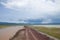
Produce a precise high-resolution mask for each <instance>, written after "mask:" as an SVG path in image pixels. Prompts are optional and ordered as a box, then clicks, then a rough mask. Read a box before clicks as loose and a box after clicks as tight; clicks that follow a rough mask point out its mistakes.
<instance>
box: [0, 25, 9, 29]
mask: <svg viewBox="0 0 60 40" xmlns="http://www.w3.org/2000/svg"><path fill="white" fill-rule="evenodd" d="M6 27H9V26H6V25H5V26H4V25H0V29H1V28H6Z"/></svg>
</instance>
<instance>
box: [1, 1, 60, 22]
mask: <svg viewBox="0 0 60 40" xmlns="http://www.w3.org/2000/svg"><path fill="white" fill-rule="evenodd" d="M1 4H2V5H4V6H5V8H9V9H13V10H18V11H22V12H24V13H15V14H19V15H15V16H17V19H19V17H20V19H41V18H43V19H44V21H43V22H42V23H48V22H51V21H52V20H51V19H49V18H48V15H49V16H56V14H58V13H55V12H57V11H60V0H55V2H52V0H48V1H46V0H7V1H6V2H1ZM21 14H24V15H23V16H22V17H21V16H20V15H21Z"/></svg>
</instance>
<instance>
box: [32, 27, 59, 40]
mask: <svg viewBox="0 0 60 40" xmlns="http://www.w3.org/2000/svg"><path fill="white" fill-rule="evenodd" d="M32 28H34V29H36V30H38V31H40V32H43V33H46V34H48V35H51V36H53V37H55V38H58V39H59V40H60V28H55V27H50V28H48V27H40V26H39V27H37V26H36V27H32Z"/></svg>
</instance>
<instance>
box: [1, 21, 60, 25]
mask: <svg viewBox="0 0 60 40" xmlns="http://www.w3.org/2000/svg"><path fill="white" fill-rule="evenodd" d="M0 25H60V23H43V24H42V23H9V22H0Z"/></svg>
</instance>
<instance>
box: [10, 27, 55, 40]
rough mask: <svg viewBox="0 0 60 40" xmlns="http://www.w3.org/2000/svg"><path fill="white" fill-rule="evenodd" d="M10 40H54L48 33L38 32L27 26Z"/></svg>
mask: <svg viewBox="0 0 60 40" xmlns="http://www.w3.org/2000/svg"><path fill="white" fill-rule="evenodd" d="M10 40H54V39H52V38H50V37H48V36H46V35H43V34H41V33H40V32H37V31H36V30H34V29H32V28H30V27H25V28H24V29H22V30H19V31H18V32H17V33H16V35H14V37H12V38H11V39H10Z"/></svg>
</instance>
